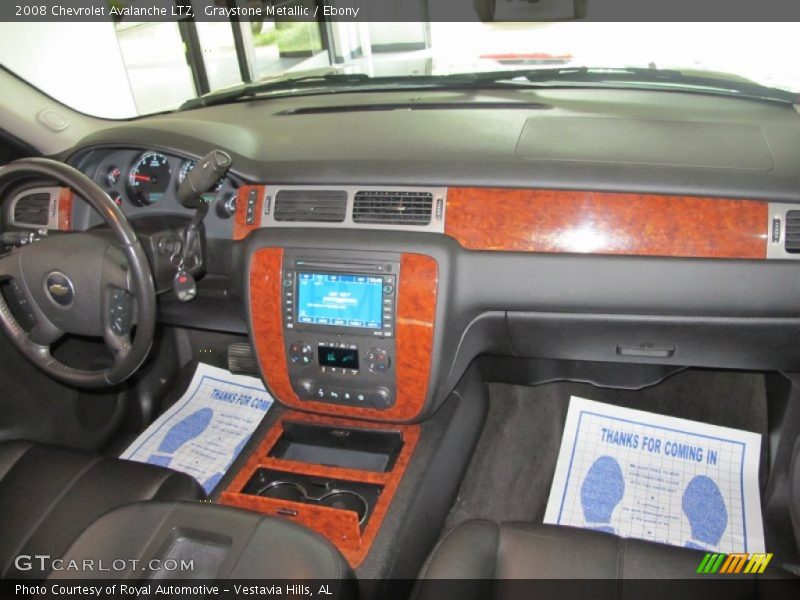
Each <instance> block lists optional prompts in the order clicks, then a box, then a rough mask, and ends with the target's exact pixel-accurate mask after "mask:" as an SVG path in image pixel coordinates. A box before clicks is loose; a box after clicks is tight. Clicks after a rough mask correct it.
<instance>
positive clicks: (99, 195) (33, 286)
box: [0, 158, 156, 388]
mask: <svg viewBox="0 0 800 600" xmlns="http://www.w3.org/2000/svg"><path fill="white" fill-rule="evenodd" d="M30 177H41V178H47V179H51V180H55V181H57V182H58V183H59V184H60V185H63V186H67V187H69V188H71V189H72V190H73V192H75V193H76V194H77V195H79V196H80V197H81V198H83V199H84V200H86V201H87V202H88V203H89V204H90V205H91V206H92V207H93V208H95V209H96V210H97V211H98V212H99V213H100V214H101V215H102V217H103V219H105V222H106V223H107V224H108V226H109V227H110V229H111V231H112V232H113V234H114V236H115V238H116V243H114V242H113V241H112V240H111V239H109V237H104V236H102V235H96V234H94V233H88V232H74V233H66V234H59V235H50V236H46V237H43V238H42V239H41V240H39V241H36V242H34V243H32V244H30V245H28V246H22V247H18V248H15V249H14V250H12V251H11V252H10V253H8V254H5V255H3V256H0V280H7V279H12V280H13V282H14V283H13V285H14V291H15V294H17V296H18V297H20V298H21V300H23V302H26V303H27V305H28V307H29V308H30V314H32V315H33V316H34V317H35V319H34V320H35V325H33V327H31V328H30V330H29V331H26V330H25V329H24V328H23V327H22V326H21V325H20V324H19V322H18V321H17V320H16V318H15V317H14V315H13V314H12V313H11V310H10V309H9V306H8V304H7V303H6V301H5V299H4V298H3V296H2V294H0V327H1V328H2V330H3V331H4V332H5V333H6V334H7V335H8V337H9V339H10V340H11V342H12V343H13V344H14V346H16V348H17V349H18V350H19V351H20V352H22V354H23V355H24V356H25V357H27V358H28V359H29V360H30V361H31V362H32V363H33V364H34V365H36V366H37V367H38V368H39V369H41V370H42V371H44V372H45V373H47V374H48V375H50V376H51V377H53V378H54V379H57V380H59V381H62V382H64V383H66V384H69V385H74V386H76V387H85V388H92V387H94V388H96V387H106V386H111V385H115V384H117V383H119V382H121V381H124V380H125V379H127V378H128V377H129V376H130V375H132V374H133V373H134V372H135V371H136V370H137V369H138V368H139V366H140V365H141V364H142V362H143V361H144V359H145V358H146V357H147V353H148V352H149V351H150V346H151V345H152V343H153V334H154V332H155V324H156V295H155V286H154V284H153V273H152V270H151V268H150V263H149V262H148V260H147V255H146V254H145V252H144V249H143V248H142V246H141V244H140V243H139V241H138V239H137V238H136V233H135V232H134V230H133V228H132V227H131V224H130V222H129V221H128V219H127V218H126V217H125V215H124V214H123V213H122V211H121V210H120V209H119V207H118V206H117V205H116V204H115V203H114V201H113V200H112V199H111V198H110V197H109V196H108V194H106V193H105V192H104V191H103V190H102V189H101V188H100V187H98V185H97V184H96V183H95V182H94V181H92V180H91V179H89V178H88V177H86V176H85V175H84V174H83V173H81V172H80V171H78V170H76V169H74V168H72V167H70V166H69V165H66V164H64V163H60V162H57V161H54V160H50V159H46V158H26V159H21V160H17V161H14V162H11V163H8V164H7V165H5V166H3V167H0V190H3V189H4V188H5V187H6V186H7V185H8V184H9V183H13V182H16V181H18V180H20V179H24V178H30ZM28 307H26V308H28ZM134 324H135V325H136V334H135V335H134V336H133V340H131V334H130V330H131V328H132V327H133V325H134ZM67 333H71V334H75V335H81V336H90V337H102V338H103V340H104V341H105V344H106V347H107V348H108V349H109V351H110V352H111V355H112V356H113V364H112V365H111V366H110V367H108V368H105V369H99V370H85V369H76V368H73V367H70V366H67V365H65V364H64V363H62V362H60V361H59V360H57V359H56V358H54V357H53V355H52V354H51V346H52V345H53V344H54V343H55V342H56V341H58V340H59V339H60V338H61V337H62V336H63V335H65V334H67Z"/></svg>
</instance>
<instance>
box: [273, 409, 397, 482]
mask: <svg viewBox="0 0 800 600" xmlns="http://www.w3.org/2000/svg"><path fill="white" fill-rule="evenodd" d="M402 447H403V436H402V434H401V433H400V432H399V431H381V430H376V429H363V428H360V427H359V428H350V427H331V426H330V425H315V424H311V423H298V422H296V421H289V422H284V424H283V434H282V435H281V437H280V438H279V439H278V441H277V442H276V443H275V445H274V446H273V447H272V450H270V453H269V456H273V457H275V458H282V459H284V460H294V461H297V462H303V463H310V464H319V465H328V466H331V467H342V468H346V469H361V470H364V471H375V472H379V473H385V472H387V471H391V470H392V467H393V466H394V463H395V461H396V460H397V455H398V454H399V453H400V450H401V448H402Z"/></svg>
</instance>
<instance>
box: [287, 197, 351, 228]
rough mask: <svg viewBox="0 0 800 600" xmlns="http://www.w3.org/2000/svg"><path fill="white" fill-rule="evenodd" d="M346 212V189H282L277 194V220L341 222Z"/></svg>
mask: <svg viewBox="0 0 800 600" xmlns="http://www.w3.org/2000/svg"><path fill="white" fill-rule="evenodd" d="M346 214H347V192H346V191H344V190H280V191H279V192H278V193H277V194H276V196H275V212H274V215H273V216H274V218H275V220H276V221H303V222H307V223H341V222H342V221H344V218H345V215H346Z"/></svg>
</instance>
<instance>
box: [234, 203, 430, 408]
mask: <svg viewBox="0 0 800 600" xmlns="http://www.w3.org/2000/svg"><path fill="white" fill-rule="evenodd" d="M237 212H238V211H237ZM282 262H283V250H282V249H281V248H261V249H259V250H257V251H256V252H255V253H254V254H253V258H252V261H251V264H250V299H249V302H250V319H251V325H252V334H253V344H254V346H255V349H256V355H257V357H258V361H259V364H260V366H261V372H262V373H263V375H264V379H265V380H266V382H267V385H268V386H269V388H270V390H271V391H272V394H273V395H274V396H275V397H276V398H277V399H278V400H280V401H281V402H282V403H283V404H285V405H287V406H289V407H291V408H295V409H298V410H307V411H313V412H317V413H322V414H330V415H339V416H343V417H354V418H361V419H372V420H379V421H409V420H412V419H414V418H415V417H416V416H417V415H419V413H420V411H421V410H422V408H423V406H424V405H425V400H426V398H427V394H428V385H429V377H430V367H431V358H432V353H433V333H434V321H435V315H436V290H437V287H438V280H439V270H438V266H437V264H436V261H435V260H434V259H433V258H431V257H430V256H426V255H421V254H403V255H402V256H401V258H400V275H399V283H398V291H397V312H396V319H395V323H396V330H395V351H396V354H397V359H396V364H395V369H396V371H395V372H396V382H397V398H396V400H395V403H394V405H393V406H392V407H390V408H388V409H386V410H377V409H374V408H362V407H358V406H342V405H338V404H326V403H322V402H315V401H311V400H305V401H304V400H301V399H300V398H299V397H298V396H297V394H295V392H294V390H293V389H292V385H291V382H290V381H289V371H288V368H287V363H286V352H285V350H284V339H283V323H282V319H283V313H282V308H281V298H282V294H281V273H282V271H281V265H282Z"/></svg>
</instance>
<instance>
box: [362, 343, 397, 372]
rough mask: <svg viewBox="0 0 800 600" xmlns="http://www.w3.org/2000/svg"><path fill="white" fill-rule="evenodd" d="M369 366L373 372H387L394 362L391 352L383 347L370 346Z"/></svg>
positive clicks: (368, 353)
mask: <svg viewBox="0 0 800 600" xmlns="http://www.w3.org/2000/svg"><path fill="white" fill-rule="evenodd" d="M366 359H367V368H368V369H369V370H370V371H372V372H373V373H385V372H386V371H388V370H389V366H390V365H391V364H392V361H391V358H389V353H388V352H387V351H386V350H384V349H383V348H370V349H369V350H368V351H367V356H366Z"/></svg>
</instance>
